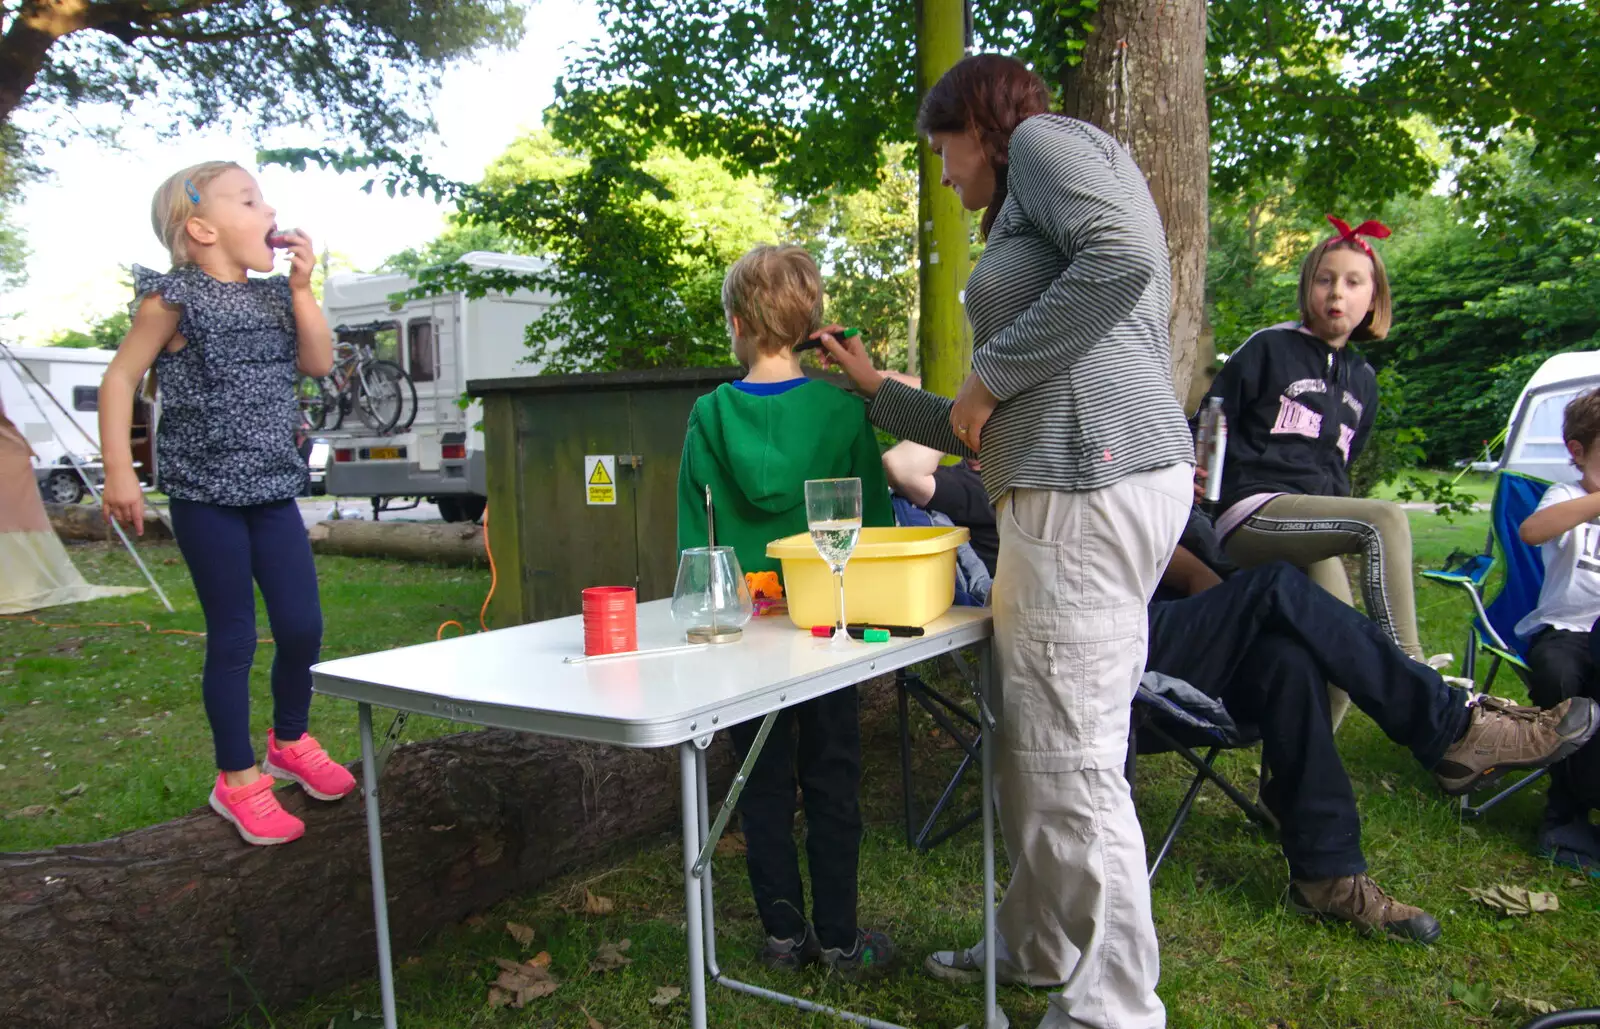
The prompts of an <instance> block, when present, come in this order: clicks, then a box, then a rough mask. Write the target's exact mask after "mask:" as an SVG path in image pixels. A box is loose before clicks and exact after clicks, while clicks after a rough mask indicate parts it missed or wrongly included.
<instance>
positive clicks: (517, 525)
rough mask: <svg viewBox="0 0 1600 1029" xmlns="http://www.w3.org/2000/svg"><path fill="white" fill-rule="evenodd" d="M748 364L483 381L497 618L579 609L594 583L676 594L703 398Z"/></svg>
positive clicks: (517, 620)
mask: <svg viewBox="0 0 1600 1029" xmlns="http://www.w3.org/2000/svg"><path fill="white" fill-rule="evenodd" d="M742 374H743V371H742V370H741V369H739V368H732V367H730V368H686V369H672V370H655V371H638V372H607V373H603V374H585V375H542V376H536V377H529V378H518V379H481V380H473V381H471V382H468V383H467V392H468V393H469V394H470V395H472V396H474V397H480V398H482V400H483V431H484V452H485V460H486V464H487V471H488V493H489V514H488V518H489V529H488V531H489V546H490V548H491V550H492V552H493V555H494V563H495V569H496V572H497V574H498V577H499V579H498V585H497V587H496V589H495V594H494V599H493V601H492V602H491V604H490V618H491V624H492V625H493V626H495V627H497V628H499V627H504V626H508V625H520V624H522V623H524V622H534V621H541V620H543V619H547V618H559V617H562V616H565V615H573V614H577V613H578V612H579V611H580V610H581V609H582V591H583V590H584V588H585V587H588V586H634V587H636V588H637V589H638V591H639V601H640V602H641V603H643V602H645V601H649V600H659V599H661V598H663V597H670V596H672V588H673V582H674V579H675V578H676V576H677V571H678V462H679V459H680V457H681V455H682V453H683V437H684V430H685V428H686V427H687V426H688V422H689V411H690V409H691V408H692V407H693V406H694V402H695V401H696V400H698V399H699V398H700V397H701V396H703V395H705V394H706V393H709V392H711V391H712V390H714V389H716V388H717V387H718V386H720V385H722V384H723V383H724V382H732V381H733V380H735V379H737V378H739V377H740V376H741V375H742Z"/></svg>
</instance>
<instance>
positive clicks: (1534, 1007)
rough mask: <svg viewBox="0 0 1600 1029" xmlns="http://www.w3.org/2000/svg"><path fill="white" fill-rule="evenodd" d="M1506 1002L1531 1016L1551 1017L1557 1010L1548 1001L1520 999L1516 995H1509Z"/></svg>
mask: <svg viewBox="0 0 1600 1029" xmlns="http://www.w3.org/2000/svg"><path fill="white" fill-rule="evenodd" d="M1506 1000H1508V1001H1510V1002H1511V1003H1512V1004H1515V1005H1516V1006H1517V1007H1519V1008H1521V1009H1522V1010H1523V1011H1524V1012H1525V1013H1527V1014H1530V1015H1549V1014H1554V1013H1555V1011H1556V1010H1557V1009H1556V1006H1555V1005H1554V1004H1552V1003H1550V1002H1549V1001H1547V1000H1540V999H1539V998H1537V997H1518V996H1516V995H1515V994H1508V995H1507V996H1506Z"/></svg>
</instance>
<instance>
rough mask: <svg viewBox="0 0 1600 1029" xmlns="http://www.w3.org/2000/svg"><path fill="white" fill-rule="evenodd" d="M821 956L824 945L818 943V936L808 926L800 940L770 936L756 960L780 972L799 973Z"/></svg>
mask: <svg viewBox="0 0 1600 1029" xmlns="http://www.w3.org/2000/svg"><path fill="white" fill-rule="evenodd" d="M821 956H822V944H820V943H818V942H817V934H816V933H814V932H812V931H811V927H810V926H809V925H808V926H806V931H805V932H804V933H802V934H801V935H800V936H799V938H798V939H792V940H784V939H779V938H778V937H776V936H768V937H767V945H766V946H764V947H762V948H761V953H759V954H757V955H756V960H758V961H760V962H761V963H762V964H763V965H766V966H767V967H768V968H773V969H777V970H778V971H780V972H798V971H800V969H802V968H804V967H806V966H807V965H809V964H811V963H812V962H813V961H816V960H817V959H818V958H820V957H821Z"/></svg>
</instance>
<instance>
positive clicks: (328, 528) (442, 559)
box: [309, 521, 489, 565]
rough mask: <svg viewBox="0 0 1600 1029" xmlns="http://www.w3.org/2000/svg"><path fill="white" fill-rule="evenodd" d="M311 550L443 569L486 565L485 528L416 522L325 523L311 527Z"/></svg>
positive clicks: (487, 561)
mask: <svg viewBox="0 0 1600 1029" xmlns="http://www.w3.org/2000/svg"><path fill="white" fill-rule="evenodd" d="M309 531H310V535H311V549H312V550H313V551H315V552H316V553H318V554H339V555H342V556H344V557H387V558H395V559H398V560H401V561H427V562H430V563H432V564H442V565H487V564H488V563H489V559H488V556H487V552H486V550H485V549H484V545H483V527H482V526H478V525H465V524H453V525H426V524H421V523H417V522H361V521H325V522H318V523H317V524H315V525H313V526H312V527H311V529H310V530H309Z"/></svg>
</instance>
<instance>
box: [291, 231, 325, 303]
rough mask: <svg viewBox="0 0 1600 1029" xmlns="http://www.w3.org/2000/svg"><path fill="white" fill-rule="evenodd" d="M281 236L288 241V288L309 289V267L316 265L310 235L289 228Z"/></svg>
mask: <svg viewBox="0 0 1600 1029" xmlns="http://www.w3.org/2000/svg"><path fill="white" fill-rule="evenodd" d="M283 237H284V238H285V239H287V240H288V241H289V288H290V289H310V288H311V269H313V268H315V267H316V266H317V253H316V251H315V250H314V249H313V248H312V246H311V237H310V236H308V235H306V234H305V232H304V231H302V230H300V229H289V230H287V231H286V232H284V233H283Z"/></svg>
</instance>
